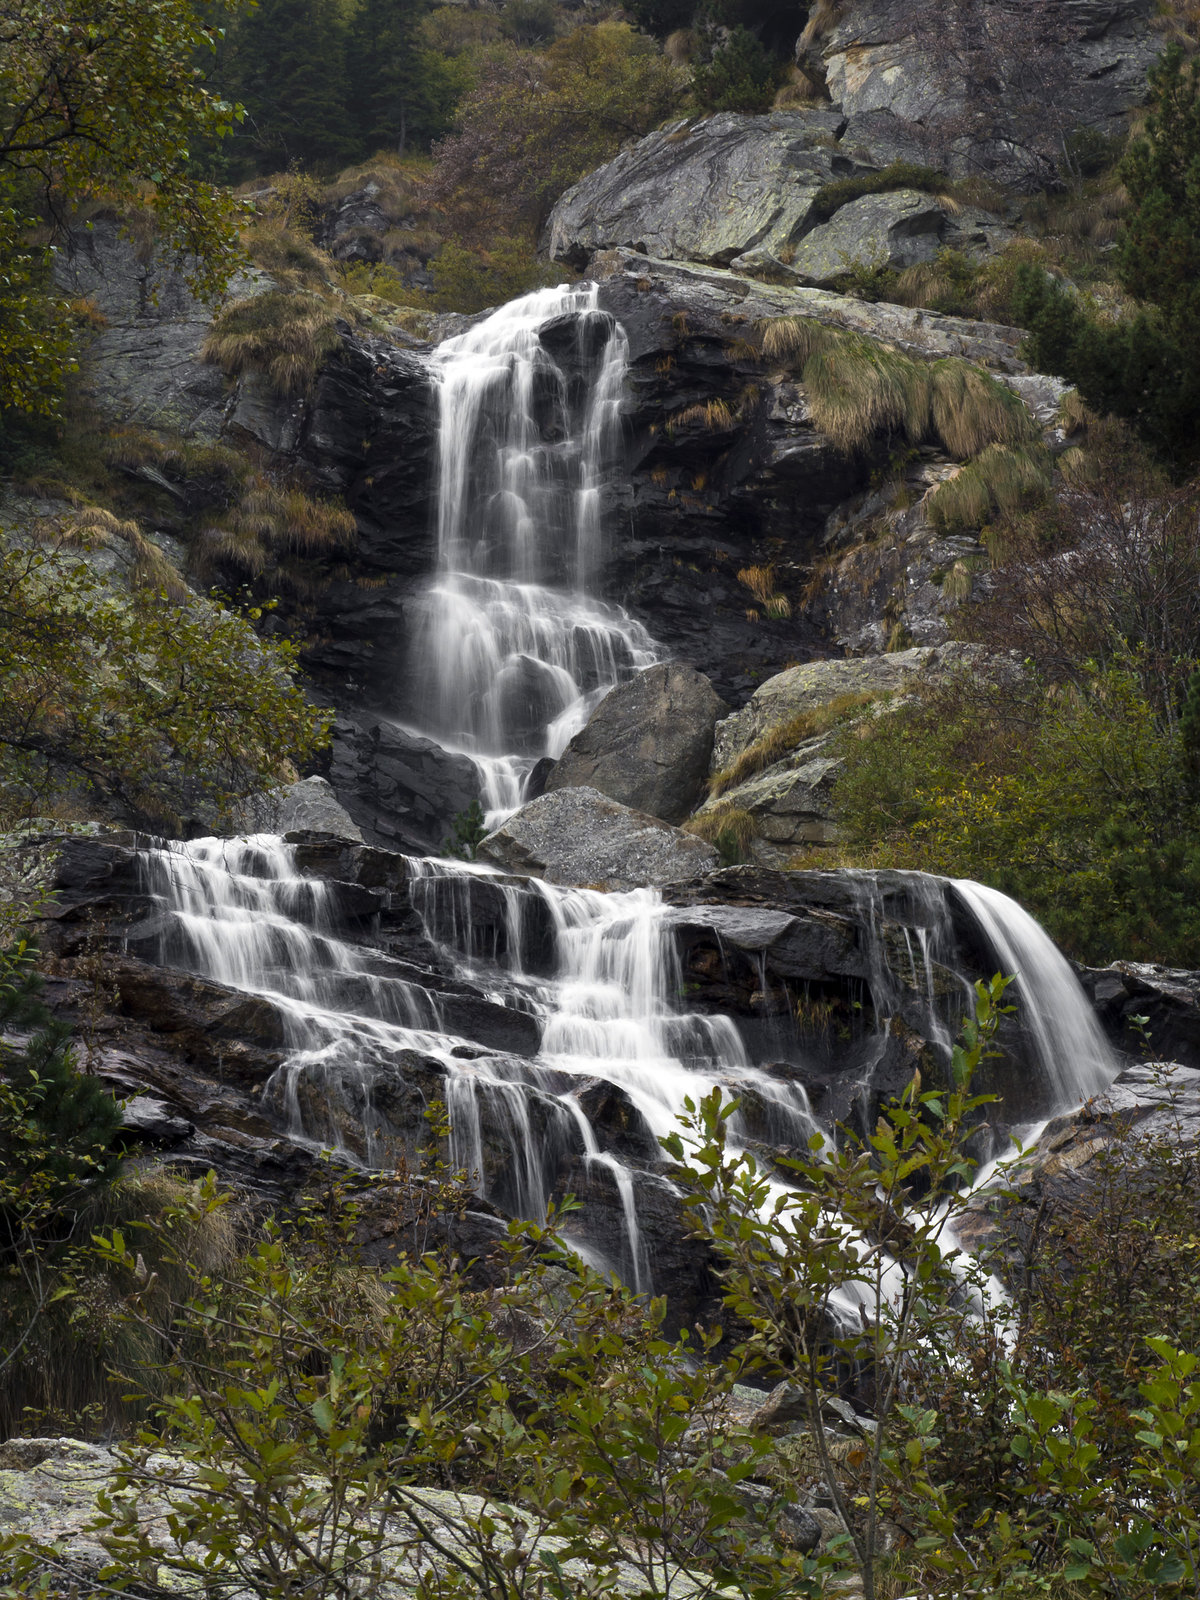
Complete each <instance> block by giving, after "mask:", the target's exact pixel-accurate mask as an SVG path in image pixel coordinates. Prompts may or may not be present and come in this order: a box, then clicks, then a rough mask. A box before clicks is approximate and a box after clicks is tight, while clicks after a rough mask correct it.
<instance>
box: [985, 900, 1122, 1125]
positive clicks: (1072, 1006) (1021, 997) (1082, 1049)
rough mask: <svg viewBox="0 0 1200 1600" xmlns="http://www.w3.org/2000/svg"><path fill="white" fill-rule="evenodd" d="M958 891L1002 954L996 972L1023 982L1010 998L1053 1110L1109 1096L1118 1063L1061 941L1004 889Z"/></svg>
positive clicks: (994, 947) (1064, 1108)
mask: <svg viewBox="0 0 1200 1600" xmlns="http://www.w3.org/2000/svg"><path fill="white" fill-rule="evenodd" d="M954 890H955V893H956V894H958V895H959V896H961V898H962V899H963V900H964V901H965V903H966V904H967V906H968V907H969V908H970V910H971V914H972V916H973V917H974V918H975V921H976V922H977V923H978V925H979V927H980V928H981V930H982V931H983V933H984V934H985V936H986V938H987V941H988V943H989V944H990V945H991V947H992V949H993V950H994V951H995V954H996V970H997V971H998V972H1002V973H1004V974H1005V975H1006V976H1007V977H1011V978H1014V979H1015V980H1016V981H1015V983H1014V985H1013V990H1012V993H1011V995H1010V999H1015V1001H1016V1004H1017V1007H1018V1013H1019V1016H1020V1018H1021V1021H1022V1024H1023V1025H1024V1027H1025V1028H1026V1029H1027V1030H1028V1031H1029V1033H1030V1034H1031V1036H1032V1038H1033V1041H1034V1046H1035V1049H1036V1052H1037V1059H1038V1065H1039V1066H1040V1068H1041V1070H1042V1072H1043V1074H1044V1075H1045V1077H1046V1080H1047V1082H1048V1083H1049V1084H1050V1086H1051V1095H1052V1107H1051V1109H1052V1110H1053V1111H1055V1112H1058V1111H1067V1110H1070V1109H1071V1107H1073V1106H1077V1105H1078V1104H1079V1103H1080V1101H1082V1100H1087V1099H1089V1098H1090V1097H1091V1096H1092V1095H1094V1094H1099V1093H1100V1092H1101V1090H1103V1089H1106V1088H1107V1087H1108V1085H1109V1084H1110V1083H1111V1082H1112V1080H1113V1078H1114V1077H1115V1076H1116V1074H1117V1061H1116V1057H1115V1056H1114V1054H1113V1050H1112V1046H1111V1045H1110V1044H1109V1042H1108V1040H1107V1039H1106V1038H1105V1037H1104V1033H1103V1030H1102V1029H1101V1027H1100V1024H1099V1022H1098V1021H1097V1020H1096V1014H1095V1012H1094V1011H1093V1010H1092V1008H1091V1006H1089V1005H1088V1003H1087V999H1086V997H1085V995H1084V993H1083V990H1082V989H1081V988H1080V987H1079V984H1078V982H1077V981H1076V978H1075V974H1074V973H1073V972H1072V971H1071V969H1070V967H1069V966H1068V965H1067V963H1066V961H1065V960H1064V959H1063V956H1062V954H1061V952H1060V951H1059V950H1058V949H1057V947H1056V946H1055V944H1054V941H1053V940H1052V939H1050V938H1048V937H1047V935H1046V933H1045V930H1044V929H1043V928H1042V927H1041V926H1040V925H1039V924H1038V923H1037V922H1035V921H1034V919H1033V918H1032V917H1031V916H1030V915H1029V913H1028V912H1027V911H1025V910H1023V909H1022V908H1021V907H1020V906H1019V905H1018V904H1017V903H1016V901H1015V900H1010V899H1009V897H1008V896H1007V895H1006V894H1001V893H1000V891H999V890H998V889H989V888H987V887H986V885H984V884H982V883H973V882H972V881H971V880H969V879H965V878H960V879H957V880H956V881H955V883H954Z"/></svg>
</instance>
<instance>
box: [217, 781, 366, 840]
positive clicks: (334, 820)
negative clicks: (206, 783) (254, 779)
mask: <svg viewBox="0 0 1200 1600" xmlns="http://www.w3.org/2000/svg"><path fill="white" fill-rule="evenodd" d="M230 827H231V829H233V830H235V831H239V832H246V833H260V832H261V833H285V834H287V833H296V832H301V833H324V834H330V835H332V836H333V837H334V838H337V839H346V840H348V841H349V842H350V843H351V844H362V843H363V836H362V829H361V828H360V827H359V826H358V824H357V823H356V822H354V821H353V820H352V819H351V817H350V814H349V812H348V811H347V810H346V808H345V807H344V806H343V805H340V804H339V803H338V799H337V796H336V795H335V794H334V792H333V788H332V786H331V785H330V783H329V780H328V779H327V778H305V779H303V780H302V781H301V782H299V783H292V784H289V785H287V787H286V788H282V789H272V790H271V791H270V792H269V793H267V794H257V795H250V796H249V797H248V798H247V799H246V800H245V801H243V802H242V804H241V805H240V806H238V807H237V809H236V810H235V812H234V815H233V816H232V817H231V818H230Z"/></svg>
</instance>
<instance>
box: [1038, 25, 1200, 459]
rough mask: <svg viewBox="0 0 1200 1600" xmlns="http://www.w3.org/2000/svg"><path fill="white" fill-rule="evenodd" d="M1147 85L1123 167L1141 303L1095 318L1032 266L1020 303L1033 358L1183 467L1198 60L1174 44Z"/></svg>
mask: <svg viewBox="0 0 1200 1600" xmlns="http://www.w3.org/2000/svg"><path fill="white" fill-rule="evenodd" d="M1150 90H1151V110H1150V115H1149V116H1148V118H1147V121H1146V134H1145V137H1144V138H1142V139H1139V140H1137V141H1136V142H1135V143H1134V144H1133V145H1132V146H1131V147H1130V149H1129V151H1128V153H1127V154H1126V156H1125V159H1124V160H1123V161H1122V163H1121V177H1122V179H1123V180H1124V183H1125V186H1126V188H1127V189H1128V190H1129V194H1130V198H1131V202H1132V204H1131V209H1130V213H1129V217H1128V220H1127V222H1126V225H1125V229H1124V232H1123V234H1122V237H1121V242H1120V246H1119V249H1118V253H1117V272H1118V276H1119V278H1120V281H1121V284H1122V287H1123V288H1125V289H1126V290H1127V291H1128V292H1129V293H1130V294H1131V295H1133V296H1135V297H1136V298H1137V299H1138V300H1139V301H1140V302H1141V309H1140V310H1139V311H1138V313H1137V314H1136V315H1135V316H1133V317H1131V318H1129V319H1127V320H1125V321H1123V322H1118V323H1115V324H1110V323H1102V322H1099V321H1097V320H1096V319H1095V318H1094V317H1093V316H1092V315H1091V314H1090V312H1089V310H1088V308H1087V306H1086V304H1085V303H1084V302H1083V301H1082V300H1081V299H1080V297H1079V296H1078V295H1076V294H1075V293H1074V292H1073V291H1071V290H1069V289H1067V288H1065V287H1064V286H1063V285H1062V284H1059V283H1058V282H1056V281H1055V280H1053V279H1051V278H1049V277H1047V275H1046V274H1045V273H1044V272H1042V271H1041V270H1040V269H1039V268H1037V267H1033V266H1028V265H1026V266H1023V267H1022V268H1021V269H1020V271H1019V272H1018V275H1017V292H1016V296H1015V309H1016V312H1017V315H1018V316H1019V317H1020V319H1021V321H1022V323H1023V324H1024V326H1025V327H1027V328H1028V329H1029V330H1030V335H1031V339H1030V352H1029V353H1030V357H1031V359H1032V361H1033V363H1034V365H1036V366H1038V367H1039V368H1041V370H1043V371H1047V372H1055V373H1059V374H1060V375H1061V376H1062V377H1064V378H1067V379H1068V380H1069V381H1070V382H1071V383H1074V384H1075V385H1076V386H1077V388H1078V389H1079V391H1080V393H1081V394H1082V395H1083V397H1084V399H1085V400H1087V402H1088V403H1089V404H1090V405H1092V406H1094V407H1095V408H1096V409H1097V410H1100V411H1106V412H1111V413H1113V414H1115V415H1117V416H1120V417H1124V418H1126V419H1127V420H1128V421H1130V422H1132V423H1133V425H1134V426H1135V427H1136V428H1137V429H1138V430H1139V432H1140V433H1141V434H1142V435H1143V436H1144V437H1145V438H1146V439H1147V440H1148V441H1149V443H1150V444H1151V445H1152V446H1153V447H1154V448H1155V449H1156V450H1157V451H1158V452H1159V453H1160V454H1161V455H1163V456H1164V457H1166V458H1168V459H1169V460H1170V461H1171V462H1172V463H1173V464H1174V465H1175V466H1176V467H1178V468H1180V469H1183V470H1187V469H1190V468H1194V467H1195V465H1196V463H1197V461H1198V460H1200V64H1198V63H1197V62H1195V61H1192V62H1187V63H1185V61H1184V58H1183V55H1182V53H1181V51H1180V50H1179V49H1178V48H1177V47H1176V48H1172V49H1170V50H1168V51H1167V52H1166V54H1165V55H1164V56H1163V58H1162V60H1161V61H1160V62H1159V64H1158V66H1157V67H1155V69H1154V70H1153V72H1152V73H1151V74H1150Z"/></svg>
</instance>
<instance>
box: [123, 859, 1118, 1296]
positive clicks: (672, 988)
mask: <svg viewBox="0 0 1200 1600" xmlns="http://www.w3.org/2000/svg"><path fill="white" fill-rule="evenodd" d="M302 854H303V852H302V851H300V850H299V849H298V848H297V847H296V846H292V845H288V844H285V843H283V842H282V841H280V840H277V839H273V838H266V837H257V838H250V839H245V840H199V841H192V842H190V843H186V844H174V845H168V846H163V847H159V848H156V849H151V850H147V851H144V852H143V853H142V856H141V858H140V859H141V863H142V867H141V870H142V873H143V879H144V887H145V889H146V891H147V892H148V893H149V894H150V895H151V896H152V898H153V900H154V902H155V903H156V905H157V906H158V908H159V913H160V914H159V920H158V922H157V925H156V926H157V933H156V934H155V939H156V941H157V943H156V951H155V953H156V955H157V958H158V959H159V960H160V961H161V962H163V963H164V964H169V965H176V966H182V967H186V968H188V969H189V970H191V971H194V972H197V973H200V974H201V975H203V976H205V977H207V978H210V979H213V980H215V981H217V982H220V983H223V984H228V985H230V986H231V987H233V988H237V989H242V990H246V991H248V992H251V993H254V994H257V995H260V996H262V997H263V998H264V999H265V1000H266V1001H268V1002H269V1003H270V1004H271V1005H272V1006H273V1007H274V1008H275V1009H276V1010H277V1011H278V1012H279V1014H280V1015H281V1017H282V1018H283V1020H284V1026H285V1037H286V1041H287V1047H288V1048H287V1057H286V1060H285V1061H284V1063H283V1065H282V1066H281V1067H280V1068H279V1070H278V1071H277V1072H276V1074H275V1076H274V1077H273V1078H272V1079H271V1081H270V1082H269V1083H268V1085H267V1086H266V1089H265V1091H264V1097H263V1098H264V1103H265V1105H266V1106H267V1107H268V1108H269V1109H271V1110H272V1112H273V1114H274V1115H275V1116H276V1117H277V1118H278V1119H279V1120H280V1121H281V1122H283V1123H284V1124H285V1125H287V1126H288V1127H289V1128H290V1130H291V1132H292V1134H293V1136H294V1137H296V1138H299V1139H302V1140H308V1141H312V1142H314V1143H318V1144H322V1145H326V1146H330V1147H332V1148H334V1149H337V1150H340V1151H341V1152H342V1153H343V1155H344V1157H345V1158H346V1159H349V1160H352V1161H355V1162H357V1163H359V1164H361V1165H364V1166H367V1167H383V1168H386V1167H389V1166H391V1165H393V1164H394V1163H395V1161H396V1160H397V1159H398V1158H400V1157H401V1156H403V1157H404V1158H406V1159H407V1158H411V1156H412V1154H413V1153H414V1152H415V1149H416V1147H417V1145H418V1144H419V1142H420V1138H421V1132H422V1126H421V1117H422V1113H423V1111H424V1108H425V1106H426V1105H427V1104H428V1102H429V1101H430V1100H432V1099H434V1098H440V1099H443V1100H444V1101H445V1102H446V1104H447V1106H448V1108H449V1111H450V1116H451V1125H452V1148H451V1159H452V1161H453V1163H454V1165H455V1166H456V1167H458V1168H460V1169H462V1170H464V1171H466V1172H468V1173H469V1174H471V1175H472V1178H473V1181H474V1182H475V1185H476V1187H477V1189H478V1190H479V1192H480V1193H481V1194H482V1195H484V1196H486V1197H487V1198H488V1199H490V1200H491V1201H492V1202H493V1203H494V1204H496V1205H497V1206H499V1207H500V1208H501V1209H502V1210H504V1211H506V1212H508V1213H510V1214H514V1215H523V1216H534V1217H536V1216H540V1215H542V1214H543V1213H544V1211H545V1208H546V1206H547V1204H548V1203H549V1201H550V1200H551V1199H553V1198H555V1197H558V1196H561V1195H562V1194H563V1193H565V1192H567V1191H570V1192H575V1193H578V1194H581V1195H582V1196H584V1198H585V1200H586V1204H585V1207H584V1210H583V1212H582V1213H581V1214H580V1216H579V1217H578V1218H577V1219H576V1221H575V1224H574V1226H575V1229H576V1243H577V1244H578V1246H579V1247H580V1248H581V1249H582V1250H584V1251H585V1252H587V1253H588V1254H589V1255H590V1256H591V1257H592V1258H593V1259H594V1260H595V1261H596V1262H597V1263H600V1264H604V1265H606V1266H608V1267H610V1268H612V1269H613V1270H616V1271H617V1272H619V1273H620V1274H621V1275H622V1276H623V1277H625V1278H626V1279H627V1280H628V1281H629V1282H631V1283H632V1284H634V1285H635V1286H636V1287H637V1288H639V1289H647V1290H649V1289H658V1288H663V1287H666V1285H664V1283H663V1282H662V1281H661V1279H660V1276H659V1273H658V1271H657V1270H656V1268H657V1265H658V1263H659V1261H660V1260H661V1258H662V1256H663V1252H664V1238H665V1236H666V1234H667V1233H669V1232H670V1230H671V1229H672V1228H676V1231H678V1230H677V1219H676V1216H675V1204H674V1196H673V1192H672V1189H671V1186H670V1184H669V1182H668V1180H667V1178H666V1177H665V1175H664V1174H663V1172H662V1170H661V1158H660V1155H659V1150H658V1143H657V1141H658V1139H659V1138H660V1137H661V1136H662V1135H664V1134H666V1133H668V1132H670V1131H672V1130H673V1129H674V1127H675V1126H676V1119H677V1117H678V1116H679V1114H680V1113H681V1111H682V1110H683V1108H684V1102H685V1100H686V1099H687V1098H689V1097H690V1098H691V1099H693V1100H695V1099H696V1098H697V1097H698V1096H701V1095H703V1094H705V1093H707V1092H708V1091H710V1090H711V1089H713V1088H715V1087H720V1088H721V1089H722V1090H723V1091H724V1092H725V1093H727V1094H728V1095H729V1096H731V1097H736V1098H737V1099H738V1100H739V1101H740V1110H739V1112H738V1114H737V1117H736V1119H735V1122H734V1124H733V1126H732V1130H731V1131H732V1133H733V1135H734V1137H735V1139H740V1140H742V1141H743V1142H744V1143H746V1144H748V1145H750V1146H752V1147H754V1148H755V1149H756V1150H758V1151H759V1152H761V1153H762V1154H763V1155H764V1156H765V1157H766V1158H767V1159H768V1161H769V1160H770V1159H771V1157H772V1156H773V1155H775V1154H786V1153H788V1152H789V1151H794V1150H796V1149H797V1148H798V1147H800V1146H803V1145H806V1144H807V1143H808V1141H809V1139H810V1138H811V1137H812V1136H813V1135H814V1133H819V1134H822V1135H825V1134H826V1133H827V1131H828V1127H829V1119H830V1118H831V1117H832V1116H833V1115H835V1114H836V1115H839V1116H842V1115H851V1116H853V1115H855V1114H856V1112H858V1111H861V1112H862V1113H864V1114H867V1115H869V1114H870V1113H869V1107H870V1106H871V1105H872V1104H873V1103H875V1102H877V1099H878V1097H879V1096H880V1095H886V1094H888V1093H892V1092H895V1090H896V1089H897V1088H899V1087H902V1085H903V1083H904V1082H905V1081H907V1077H908V1076H910V1075H911V1072H912V1070H913V1067H914V1066H915V1065H918V1064H919V1065H921V1066H922V1069H923V1072H924V1074H925V1075H926V1077H927V1079H930V1078H932V1076H933V1075H934V1074H936V1072H937V1070H938V1064H939V1062H941V1063H942V1064H943V1065H944V1061H945V1055H946V1051H947V1050H948V1047H949V1041H950V1039H951V1037H952V1034H953V1032H954V1031H955V1030H956V1028H957V1026H958V1023H959V1021H960V1020H961V1017H962V1015H963V1014H964V1013H965V1010H966V1007H967V1004H968V999H969V992H970V984H971V981H972V979H973V978H974V977H975V976H980V975H985V974H987V973H988V972H990V971H992V970H995V969H996V967H997V966H1003V965H1004V964H1005V957H1006V956H1013V955H1016V956H1019V958H1020V961H1021V977H1020V980H1019V982H1020V985H1021V986H1022V988H1023V991H1024V992H1023V993H1022V995H1021V1013H1022V1018H1023V1022H1022V1026H1021V1028H1020V1029H1019V1030H1015V1031H1014V1032H1013V1034H1012V1036H1011V1038H1010V1039H1009V1041H1008V1043H1009V1045H1010V1055H1009V1059H1008V1060H1007V1061H1006V1062H1005V1063H1004V1080H1003V1081H1004V1086H1005V1088H1006V1091H1007V1093H1008V1095H1009V1097H1010V1104H1009V1105H1008V1106H1006V1108H1005V1115H1006V1116H1007V1118H1008V1120H1009V1121H1010V1122H1021V1123H1026V1122H1029V1121H1031V1120H1032V1119H1033V1118H1034V1117H1035V1116H1037V1115H1040V1114H1044V1113H1045V1111H1046V1109H1047V1108H1053V1109H1061V1108H1062V1107H1063V1106H1064V1105H1065V1103H1066V1102H1067V1100H1069V1099H1073V1098H1077V1097H1078V1095H1079V1094H1082V1093H1086V1092H1091V1091H1092V1090H1094V1089H1097V1088H1099V1087H1101V1086H1102V1084H1103V1083H1104V1082H1107V1080H1108V1078H1109V1077H1111V1075H1112V1072H1113V1071H1114V1070H1115V1066H1114V1063H1113V1062H1112V1059H1111V1057H1110V1055H1109V1053H1108V1051H1107V1047H1106V1046H1105V1045H1104V1042H1103V1040H1102V1038H1101V1037H1100V1035H1099V1032H1098V1030H1096V1029H1095V1024H1094V1022H1093V1020H1092V1018H1091V1015H1090V1013H1089V1012H1088V1010H1087V1007H1086V1004H1085V1002H1084V1000H1083V997H1082V994H1081V992H1080V991H1079V990H1078V987H1077V986H1076V985H1075V984H1074V979H1073V977H1072V975H1071V973H1070V969H1069V968H1068V967H1067V966H1066V963H1065V962H1063V960H1062V957H1061V956H1060V955H1058V953H1057V951H1055V950H1054V947H1053V945H1052V944H1051V943H1050V941H1049V940H1048V939H1047V938H1046V936H1045V934H1043V933H1042V932H1041V930H1040V929H1038V928H1037V925H1036V924H1035V923H1033V922H1032V921H1031V919H1028V918H1027V917H1026V916H1025V914H1024V913H1023V912H1021V910H1020V908H1019V907H1017V906H1015V905H1014V904H1013V902H1011V901H1009V900H1007V899H1006V898H1005V897H1004V896H1002V895H997V894H995V892H994V891H988V890H981V889H980V888H979V886H978V885H973V884H953V885H952V884H949V883H948V882H946V881H945V880H941V879H936V878H927V877H924V876H923V875H921V874H910V873H887V874H845V873H833V874H829V873H811V874H788V875H773V876H774V877H786V878H790V879H792V880H794V881H793V883H792V885H791V889H790V899H789V900H788V901H787V903H786V909H779V910H764V909H763V908H761V907H748V906H745V905H740V906H739V905H734V904H728V903H722V902H721V901H720V900H719V899H714V901H713V903H705V904H698V905H688V906H678V905H672V904H670V903H669V897H668V899H664V897H663V896H662V895H661V894H659V893H658V892H657V891H654V890H649V889H645V890H636V891H632V892H628V893H624V894H604V893H601V892H599V891H595V890H587V889H568V888H560V887H557V886H554V885H549V884H545V883H541V882H539V881H538V880H523V879H517V878H510V877H506V876H505V875H504V874H502V873H499V872H497V871H495V870H493V869H489V868H485V867H482V866H478V865H472V864H468V863H458V862H449V861H440V860H424V859H405V858H392V859H393V860H394V862H395V872H394V875H393V887H392V888H390V889H388V890H387V891H378V890H376V891H373V892H372V893H370V894H368V893H364V891H363V890H362V889H361V888H360V886H358V885H357V884H345V883H337V882H330V881H326V880H322V879H319V878H314V877H312V876H309V875H306V872H305V869H304V867H303V866H302V865H301V862H300V857H301V856H302ZM707 888H708V889H709V890H710V891H711V893H712V894H713V895H714V896H718V895H720V894H721V893H722V892H724V893H726V894H729V893H733V892H737V889H738V874H737V872H734V873H718V874H715V875H714V876H713V878H712V880H710V881H709V883H708V885H707ZM977 907H981V909H980V910H977V909H976V908H977ZM713 952H716V958H715V960H716V967H717V968H718V969H719V970H717V971H715V972H714V971H713ZM705 972H708V973H709V978H708V979H707V980H705V978H704V974H705ZM721 1001H724V1005H722V1004H721V1003H719V1002H721ZM814 1017H821V1018H823V1020H822V1021H821V1023H820V1025H819V1026H814V1025H813V1019H814ZM1047 1049H1048V1050H1049V1051H1050V1055H1049V1056H1046V1055H1045V1054H1044V1052H1045V1051H1046V1050H1047ZM817 1086H820V1087H821V1089H822V1091H823V1092H822V1098H821V1100H820V1102H819V1107H818V1109H819V1113H820V1114H816V1113H814V1110H813V1107H812V1102H811V1100H810V1091H814V1090H815V1088H816V1087H817Z"/></svg>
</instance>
